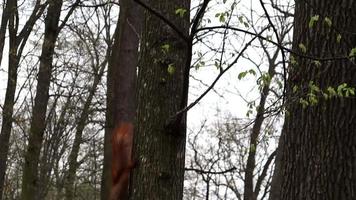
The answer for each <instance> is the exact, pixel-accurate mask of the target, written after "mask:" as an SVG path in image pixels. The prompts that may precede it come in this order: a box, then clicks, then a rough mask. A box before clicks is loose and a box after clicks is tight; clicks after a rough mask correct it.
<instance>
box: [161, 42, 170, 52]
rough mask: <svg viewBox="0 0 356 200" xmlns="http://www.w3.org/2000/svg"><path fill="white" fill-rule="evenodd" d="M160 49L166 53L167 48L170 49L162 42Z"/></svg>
mask: <svg viewBox="0 0 356 200" xmlns="http://www.w3.org/2000/svg"><path fill="white" fill-rule="evenodd" d="M161 49H162V51H163V52H164V53H168V52H169V49H170V45H169V44H164V45H162V46H161Z"/></svg>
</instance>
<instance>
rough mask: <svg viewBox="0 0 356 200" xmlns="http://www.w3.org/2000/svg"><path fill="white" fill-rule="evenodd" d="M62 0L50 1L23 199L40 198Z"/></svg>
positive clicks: (24, 179)
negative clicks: (41, 166) (43, 154)
mask: <svg viewBox="0 0 356 200" xmlns="http://www.w3.org/2000/svg"><path fill="white" fill-rule="evenodd" d="M62 3H63V1H62V0H56V1H50V2H49V7H48V11H47V13H48V14H47V16H46V19H45V35H44V41H43V45H42V54H41V57H40V67H39V73H38V82H37V88H36V97H35V104H34V107H33V111H32V119H31V128H30V135H29V142H28V146H27V152H26V155H25V163H24V171H23V181H22V194H21V198H22V199H23V200H25V199H28V200H30V199H33V200H34V199H37V196H36V194H38V192H37V186H38V182H39V180H38V162H39V158H40V151H41V147H42V140H43V134H44V130H45V127H46V111H47V104H48V98H49V93H48V92H49V85H50V79H51V73H52V61H53V53H54V47H55V43H56V39H57V36H58V32H59V27H58V23H59V17H60V13H61V7H62Z"/></svg>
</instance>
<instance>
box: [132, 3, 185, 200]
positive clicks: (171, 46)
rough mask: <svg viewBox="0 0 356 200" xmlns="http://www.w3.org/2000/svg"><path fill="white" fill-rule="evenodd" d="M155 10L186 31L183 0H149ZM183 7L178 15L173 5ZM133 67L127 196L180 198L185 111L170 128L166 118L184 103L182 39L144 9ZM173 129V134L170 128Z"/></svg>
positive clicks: (135, 197)
mask: <svg viewBox="0 0 356 200" xmlns="http://www.w3.org/2000/svg"><path fill="white" fill-rule="evenodd" d="M149 7H151V8H153V9H155V10H157V11H159V12H160V13H161V14H162V15H163V16H166V17H167V19H168V20H170V21H171V22H172V23H173V24H175V25H176V26H177V27H179V29H180V30H181V32H182V33H184V34H186V36H188V32H189V11H190V1H189V0H173V1H164V0H155V1H150V4H149ZM177 9H181V10H183V11H184V10H185V13H184V15H183V16H180V15H177V14H176V10H177ZM142 33H143V34H142V43H141V44H142V45H141V56H140V58H141V60H140V62H139V72H138V93H137V98H138V108H137V122H136V130H135V137H134V138H135V140H134V150H133V154H134V158H135V159H137V161H138V167H136V168H135V169H134V170H133V176H132V180H131V188H130V199H157V200H159V199H162V200H163V199H164V200H166V199H171V200H175V199H182V197H183V180H184V161H185V138H186V136H185V134H186V120H185V116H184V117H183V118H182V121H180V122H179V126H177V127H176V129H175V130H170V126H169V127H167V126H166V125H167V121H170V117H172V116H174V115H175V114H176V113H177V111H178V110H179V109H180V108H181V106H182V102H184V103H185V104H186V99H185V97H184V95H183V80H184V68H185V66H186V63H187V60H188V59H189V58H187V55H188V54H187V51H188V49H189V48H188V46H187V45H186V44H187V43H186V42H185V41H184V40H183V39H182V38H180V37H179V35H178V34H177V33H176V32H175V31H174V30H173V29H172V28H171V27H169V26H168V25H167V24H165V23H164V22H163V21H162V20H161V19H159V18H158V17H156V16H155V15H153V14H152V13H151V12H149V11H146V12H145V22H144V27H143V31H142ZM172 133H175V134H172Z"/></svg>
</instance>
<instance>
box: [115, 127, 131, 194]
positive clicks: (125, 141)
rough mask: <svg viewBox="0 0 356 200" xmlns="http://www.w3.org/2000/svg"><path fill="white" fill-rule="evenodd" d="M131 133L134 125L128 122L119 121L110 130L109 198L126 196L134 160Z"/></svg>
mask: <svg viewBox="0 0 356 200" xmlns="http://www.w3.org/2000/svg"><path fill="white" fill-rule="evenodd" d="M133 133H134V126H133V124H132V123H130V122H121V123H120V124H119V125H118V126H116V127H115V128H114V130H113V132H112V135H111V145H112V165H111V175H112V186H111V191H110V198H109V199H110V200H125V199H127V198H128V184H129V177H130V172H131V169H132V168H134V166H135V162H133V161H132V158H131V150H132V144H133Z"/></svg>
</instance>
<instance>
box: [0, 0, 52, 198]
mask: <svg viewBox="0 0 356 200" xmlns="http://www.w3.org/2000/svg"><path fill="white" fill-rule="evenodd" d="M40 3H41V1H40V0H37V1H36V3H35V6H34V10H33V11H32V14H31V15H30V17H29V18H28V20H27V21H26V23H25V25H24V27H23V29H22V30H21V31H20V32H19V33H18V24H17V23H18V22H19V21H18V19H17V17H18V16H17V15H18V10H17V1H15V0H11V1H7V4H6V8H5V10H4V13H3V18H2V25H1V26H2V27H1V33H0V37H3V36H2V35H1V34H3V33H4V32H3V31H4V30H3V29H4V28H5V31H6V25H5V24H6V22H5V21H6V18H8V19H7V20H8V31H9V61H8V65H9V66H8V80H7V85H6V92H5V101H4V106H3V112H2V125H1V133H0V199H2V195H3V188H4V177H5V172H6V168H7V166H6V160H7V156H8V152H9V140H10V134H11V130H12V122H13V119H12V115H13V113H14V104H15V92H16V85H17V70H18V67H19V61H20V57H21V54H22V51H23V49H24V47H25V45H26V42H27V39H28V37H29V35H30V33H31V31H32V28H33V26H34V24H35V23H36V21H37V19H38V18H39V17H40V16H42V13H43V11H44V9H45V8H46V4H43V5H41V4H40ZM3 25H4V26H5V27H3ZM2 39H4V38H0V43H1V42H3V41H2ZM0 45H2V44H0ZM1 48H2V47H1ZM0 60H1V59H0Z"/></svg>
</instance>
